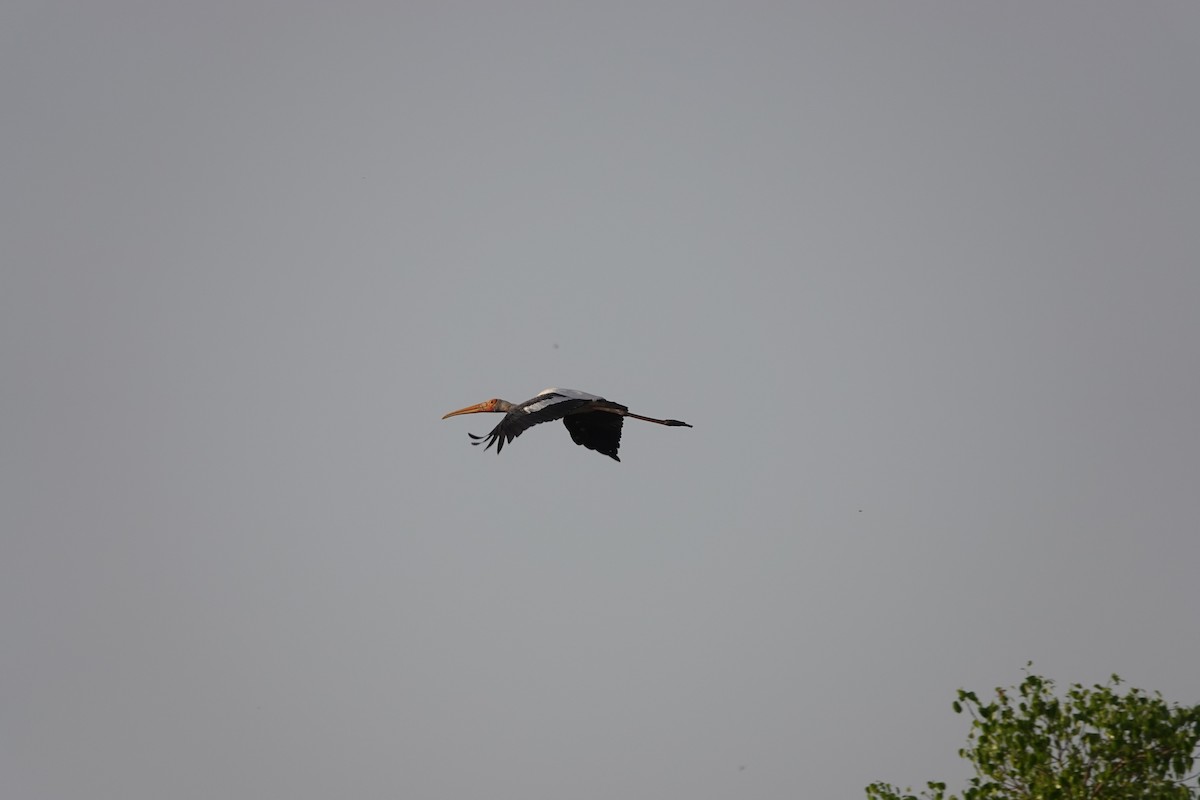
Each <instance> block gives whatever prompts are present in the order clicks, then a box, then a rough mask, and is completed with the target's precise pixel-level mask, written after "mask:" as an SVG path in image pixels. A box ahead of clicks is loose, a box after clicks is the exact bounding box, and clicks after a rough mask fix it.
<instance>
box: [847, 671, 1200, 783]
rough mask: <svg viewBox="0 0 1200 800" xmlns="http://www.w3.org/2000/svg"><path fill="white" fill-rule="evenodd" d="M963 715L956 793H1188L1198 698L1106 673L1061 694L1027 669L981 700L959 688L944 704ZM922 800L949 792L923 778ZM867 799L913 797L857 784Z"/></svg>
mask: <svg viewBox="0 0 1200 800" xmlns="http://www.w3.org/2000/svg"><path fill="white" fill-rule="evenodd" d="M964 710H966V711H967V713H969V714H970V716H971V731H970V733H969V734H968V736H967V746H966V747H964V748H962V749H961V750H959V751H958V754H959V756H961V757H962V758H965V759H967V760H968V761H970V762H971V765H972V766H973V767H974V768H975V776H974V777H973V778H971V779H970V781H969V785H968V787H967V788H966V789H965V790H963V793H962V795H961V798H962V800H1135V798H1136V800H1196V799H1197V798H1200V782H1198V780H1197V774H1196V773H1195V772H1194V771H1193V767H1194V764H1195V759H1196V756H1197V750H1196V747H1197V741H1200V705H1198V706H1194V707H1190V708H1188V707H1180V706H1178V705H1168V704H1167V703H1166V702H1165V701H1164V700H1163V699H1162V696H1161V695H1160V694H1158V693H1157V692H1155V693H1154V694H1148V693H1146V692H1144V691H1141V690H1139V689H1132V688H1131V689H1129V690H1128V691H1122V690H1121V679H1120V678H1119V677H1117V676H1116V675H1113V676H1112V680H1111V681H1110V682H1109V683H1108V684H1105V685H1099V684H1097V685H1095V686H1093V687H1091V688H1090V689H1088V688H1084V687H1083V686H1081V685H1079V684H1073V685H1072V686H1071V687H1070V689H1068V691H1067V693H1066V696H1065V697H1061V698H1060V697H1058V696H1056V695H1055V693H1054V682H1053V681H1051V680H1048V679H1046V678H1043V677H1040V676H1037V675H1029V676H1028V677H1027V678H1025V680H1024V681H1023V682H1022V683H1021V685H1020V686H1014V687H1011V688H1009V689H1003V688H999V689H996V698H995V699H994V700H993V701H992V702H990V703H986V704H985V703H982V702H980V700H979V698H978V697H976V695H975V693H974V692H967V691H963V690H961V689H960V690H959V692H958V699H957V700H955V701H954V711H955V712H956V713H959V714H961V713H963V711H964ZM920 797H923V798H927V800H958V798H959V796H958V795H954V794H949V795H948V794H946V784H944V783H940V782H936V781H931V782H930V783H928V784H927V788H926V789H924V790H922V791H921V794H920ZM867 798H868V800H918V796H917V795H914V794H912V790H911V789H906V790H904V791H903V792H901V791H900V790H899V789H897V788H896V787H895V786H892V785H891V784H888V783H873V784H871V785H870V786H868V787H867Z"/></svg>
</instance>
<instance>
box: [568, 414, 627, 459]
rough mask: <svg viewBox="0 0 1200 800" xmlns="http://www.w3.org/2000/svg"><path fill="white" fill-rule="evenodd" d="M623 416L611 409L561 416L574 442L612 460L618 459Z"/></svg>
mask: <svg viewBox="0 0 1200 800" xmlns="http://www.w3.org/2000/svg"><path fill="white" fill-rule="evenodd" d="M624 422H625V418H624V417H622V416H621V415H620V414H614V413H612V412H611V411H582V412H579V413H577V414H568V415H567V416H565V417H563V424H564V425H566V426H567V430H568V431H570V433H571V439H572V441H574V442H575V444H578V445H583V446H584V447H586V448H587V449H588V450H595V451H596V452H597V453H602V454H604V455H606V456H608V457H609V458H611V459H613V460H614V461H620V460H621V459H620V458H618V457H617V450H618V449H619V448H620V447H621V425H622V423H624Z"/></svg>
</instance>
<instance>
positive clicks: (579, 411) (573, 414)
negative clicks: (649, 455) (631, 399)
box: [467, 395, 628, 461]
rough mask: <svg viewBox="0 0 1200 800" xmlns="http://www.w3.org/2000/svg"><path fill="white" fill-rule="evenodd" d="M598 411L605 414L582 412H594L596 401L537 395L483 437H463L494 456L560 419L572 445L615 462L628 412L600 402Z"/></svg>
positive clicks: (470, 434)
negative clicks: (535, 429) (492, 451)
mask: <svg viewBox="0 0 1200 800" xmlns="http://www.w3.org/2000/svg"><path fill="white" fill-rule="evenodd" d="M599 403H602V404H604V405H603V406H602V407H601V408H605V407H606V408H607V409H609V410H599V409H597V410H590V411H589V410H585V409H587V408H589V407H590V408H596V406H597V401H596V400H582V399H579V398H574V397H564V396H563V395H549V396H548V395H538V396H537V397H535V398H533V399H532V400H529V401H527V402H525V403H522V404H521V405H519V406H517V407H516V408H514V409H513V410H512V411H509V412H508V413H507V414H505V415H504V419H502V420H500V424H499V425H497V426H496V427H495V428H492V431H491V433H489V434H488V435H487V436H476V435H475V434H473V433H469V434H467V435H468V436H470V437H471V438H472V439H473V440H474V441H472V442H471V444H483V443H484V442H487V447H485V448H484V449H485V450H489V449H491V447H492V445H496V452H497V453H499V452H500V451H501V450H503V449H504V445H506V444H509V443H511V442H512V440H513V439H515V438H517V437H518V436H520V435H521V434H522V433H524V432H525V431H526V430H527V429H529V428H532V427H533V426H534V425H540V424H541V423H543V422H551V421H553V420H556V419H561V420H562V421H563V424H564V425H566V426H567V430H568V431H569V432H570V434H571V439H572V440H573V441H574V442H575V444H578V445H583V446H584V447H586V448H588V449H589V450H595V451H596V452H598V453H602V454H604V455H606V456H608V457H610V458H612V459H615V460H617V461H620V460H621V459H620V458H617V449H618V448H620V446H621V424H622V423H623V422H624V419H623V417H622V416H621V414H623V413H624V412H625V411H627V410H628V409H626V408H625V406H623V405H620V404H618V403H610V402H608V401H607V400H600V401H599Z"/></svg>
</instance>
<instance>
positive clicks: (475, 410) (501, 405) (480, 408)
mask: <svg viewBox="0 0 1200 800" xmlns="http://www.w3.org/2000/svg"><path fill="white" fill-rule="evenodd" d="M507 405H508V404H507V403H505V402H504V401H503V400H501V399H500V398H498V397H493V398H492V399H491V400H485V401H483V402H482V403H476V404H475V405H473V406H467V407H466V408H460V409H459V410H458V411H451V412H450V413H449V414H447V415H445V416H444V417H442V419H449V418H450V417H457V416H458V415H459V414H483V413H486V412H489V411H507V410H508V409H507V408H505V406H507Z"/></svg>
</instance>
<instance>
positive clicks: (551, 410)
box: [467, 390, 599, 453]
mask: <svg viewBox="0 0 1200 800" xmlns="http://www.w3.org/2000/svg"><path fill="white" fill-rule="evenodd" d="M580 394H581V393H580ZM596 399H599V398H595V399H588V398H585V397H568V396H567V395H565V394H560V393H559V392H556V391H553V390H547V391H545V392H542V393H541V394H539V395H538V396H537V397H535V398H533V399H532V400H526V401H525V402H524V403H521V405H519V406H517V407H516V408H514V409H513V410H512V411H509V412H508V413H507V414H505V415H504V419H502V420H500V424H499V425H497V426H496V427H494V428H492V430H491V433H489V434H488V435H487V436H476V435H475V434H473V433H468V434H467V435H468V436H470V437H471V438H472V439H474V440H475V441H473V442H471V444H483V443H484V442H487V447H485V448H484V450H490V449H491V447H492V445H496V452H497V453H499V452H500V451H501V450H503V449H504V445H506V444H509V443H510V442H512V440H513V439H515V438H517V437H518V436H520V435H521V434H522V433H524V432H525V431H526V430H527V429H529V428H532V427H533V426H534V425H540V424H541V423H543V422H552V421H554V420H556V419H562V418H563V417H565V416H566V415H567V414H570V413H571V412H572V411H575V410H577V409H580V408H582V407H584V406H586V405H588V404H590V403H594V402H595V400H596Z"/></svg>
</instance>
